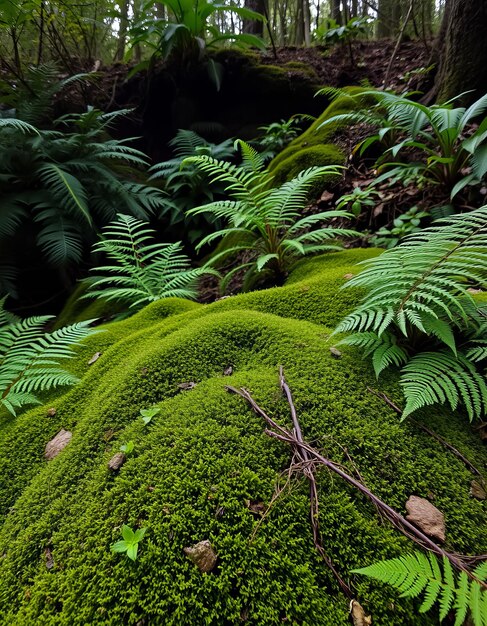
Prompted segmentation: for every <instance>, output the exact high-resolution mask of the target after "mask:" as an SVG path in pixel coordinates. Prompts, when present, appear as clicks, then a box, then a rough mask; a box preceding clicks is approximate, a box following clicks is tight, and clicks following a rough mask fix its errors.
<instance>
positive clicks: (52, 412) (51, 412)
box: [47, 407, 57, 417]
mask: <svg viewBox="0 0 487 626" xmlns="http://www.w3.org/2000/svg"><path fill="white" fill-rule="evenodd" d="M56 413H57V411H56V409H55V408H54V407H51V408H50V409H47V416H48V417H54V416H55V415H56Z"/></svg>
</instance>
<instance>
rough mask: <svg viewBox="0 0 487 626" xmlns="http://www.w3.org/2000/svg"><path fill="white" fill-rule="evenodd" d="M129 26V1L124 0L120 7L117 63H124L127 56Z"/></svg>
mask: <svg viewBox="0 0 487 626" xmlns="http://www.w3.org/2000/svg"><path fill="white" fill-rule="evenodd" d="M128 25H129V0H122V3H121V5H120V30H119V32H118V44H117V52H116V54H115V60H116V61H123V57H124V56H125V44H126V42H127V30H128Z"/></svg>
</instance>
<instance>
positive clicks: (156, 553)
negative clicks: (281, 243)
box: [0, 250, 487, 626]
mask: <svg viewBox="0 0 487 626" xmlns="http://www.w3.org/2000/svg"><path fill="white" fill-rule="evenodd" d="M376 253H377V252H376V251H372V250H352V251H347V252H340V253H337V254H331V255H328V256H324V257H318V258H315V259H312V260H311V261H306V262H303V263H301V264H300V265H299V266H298V267H297V269H296V270H295V272H294V273H293V275H292V276H291V277H290V279H289V281H288V283H287V284H286V285H285V286H284V287H281V288H275V289H270V290H267V291H261V292H255V293H250V294H245V295H242V296H235V297H232V298H227V299H225V300H222V301H219V302H216V303H215V304H212V305H198V304H195V303H186V302H181V301H178V300H167V301H160V302H156V303H154V304H152V305H150V306H148V307H147V308H145V309H144V310H142V311H141V312H140V313H138V314H136V315H135V316H133V317H132V318H130V319H127V320H125V321H122V322H117V323H111V324H108V325H106V326H105V332H104V333H100V334H98V335H95V336H93V337H90V338H88V339H87V340H86V341H85V343H84V344H83V346H82V347H81V349H80V351H79V355H78V357H77V359H76V360H73V362H72V363H71V367H72V369H73V371H75V372H77V373H78V374H79V375H80V376H81V377H82V381H81V383H80V384H79V385H78V386H77V387H75V388H74V389H72V390H71V391H69V392H68V393H67V394H65V395H63V396H60V397H57V398H56V399H55V406H56V409H57V411H56V414H55V415H54V416H51V417H47V416H46V406H44V407H39V408H34V409H32V410H30V411H28V412H26V413H24V414H22V415H20V416H19V417H18V418H17V419H12V418H11V417H9V416H8V415H7V414H2V415H1V416H0V443H1V445H2V449H3V451H4V452H3V455H2V456H1V458H0V475H1V476H2V477H3V480H2V481H1V482H0V514H1V516H2V519H3V524H2V526H1V530H0V554H2V558H1V559H0V588H1V593H0V614H1V615H2V623H5V624H9V625H18V626H25V625H27V626H30V625H37V624H43V625H50V624H52V625H54V624H55V625H66V626H68V625H69V626H76V625H85V624H110V625H112V624H113V625H114V626H115V625H117V626H118V625H119V624H127V625H134V626H135V625H136V624H138V623H142V622H143V623H149V624H161V625H162V624H164V625H165V626H166V625H168V626H181V625H188V626H189V625H191V626H193V625H195V624H198V625H200V624H211V625H222V626H223V625H226V624H238V623H240V622H241V621H242V622H243V623H246V624H252V625H255V626H267V625H269V626H273V625H276V626H277V625H278V624H282V623H283V622H287V623H291V624H301V625H302V626H346V624H348V603H347V601H346V599H345V598H344V597H343V595H341V593H340V591H339V588H338V586H337V584H336V581H335V580H334V579H333V577H332V576H331V575H330V572H329V570H328V569H327V568H326V566H325V565H324V563H323V561H322V560H321V559H320V557H319V555H318V554H317V553H316V550H315V549H314V547H313V542H312V535H311V529H310V525H309V498H308V489H307V486H306V484H305V483H304V482H296V483H293V485H292V488H291V489H290V490H289V491H286V492H285V494H284V495H283V496H282V497H281V498H280V499H279V500H278V501H277V502H276V503H275V504H274V505H273V507H272V509H271V510H270V512H269V514H268V515H267V516H266V518H265V520H264V521H263V522H262V523H261V525H260V526H259V528H258V529H257V524H258V522H259V519H258V518H257V517H256V515H255V514H254V513H253V512H252V511H251V510H250V509H249V506H248V501H258V502H263V503H264V504H265V505H266V504H268V503H269V502H270V500H271V498H272V495H273V492H274V489H275V485H276V482H277V481H279V480H281V481H282V480H283V479H282V475H281V472H282V471H283V470H285V468H286V467H287V466H288V464H289V460H290V453H289V450H288V448H287V447H286V446H285V445H284V444H282V443H280V442H278V441H275V440H272V439H270V438H269V437H268V436H266V435H265V434H264V432H263V431H264V424H263V423H262V421H261V420H260V419H259V418H258V417H257V416H255V415H254V414H253V413H252V412H251V411H250V410H249V409H248V407H247V406H246V405H245V402H244V401H243V400H241V399H240V398H238V397H235V396H232V395H230V394H228V393H227V392H226V391H225V385H227V384H231V385H234V386H237V387H238V386H245V387H246V388H248V389H250V390H251V392H252V393H253V395H254V396H255V398H256V399H257V400H258V401H259V402H260V403H261V404H262V406H263V407H264V409H265V410H267V411H268V413H269V414H271V415H273V416H275V417H276V419H278V420H279V421H281V422H282V423H289V414H288V408H287V406H286V404H285V402H284V401H283V399H282V397H281V394H280V392H279V387H278V383H277V370H278V366H279V365H283V366H284V367H285V371H286V375H287V378H288V380H289V383H290V385H291V387H292V389H293V393H294V398H295V403H296V406H297V410H298V413H299V416H300V420H301V424H302V428H303V432H304V436H305V437H306V439H308V440H309V441H314V442H316V443H317V444H318V445H319V446H320V447H321V448H322V449H323V450H325V451H326V454H327V455H328V456H329V457H331V458H332V459H334V460H335V461H336V462H339V463H342V464H343V465H348V466H349V469H350V471H351V472H353V468H352V467H351V466H350V464H349V461H348V460H347V458H346V457H345V456H344V452H343V446H346V448H347V450H348V454H349V455H350V457H351V458H352V459H353V461H354V464H355V465H356V467H357V468H358V469H359V470H360V472H361V474H362V476H363V478H364V480H365V482H366V483H367V485H368V486H369V487H370V488H371V489H372V490H373V491H374V492H375V493H377V495H379V496H380V497H382V498H383V499H384V500H386V502H388V503H389V504H390V505H392V506H394V507H395V508H396V509H397V510H399V511H403V508H404V503H405V502H406V500H407V498H408V497H409V495H411V494H414V495H418V496H424V497H426V496H427V497H429V498H434V504H435V506H437V507H438V508H439V509H440V510H442V511H443V512H444V514H445V517H446V524H447V544H446V545H447V547H448V548H449V549H451V550H453V551H459V552H467V553H482V552H485V551H486V549H487V546H486V537H485V530H484V529H485V522H486V512H485V503H482V502H479V501H477V500H474V499H472V498H470V496H469V486H470V481H471V478H472V476H471V475H470V474H469V472H468V471H467V469H466V468H465V467H464V465H463V464H462V463H461V462H460V461H459V460H458V459H457V458H456V457H454V456H453V455H451V454H450V453H449V452H448V451H447V450H445V449H444V448H443V447H442V446H441V445H440V444H439V443H438V442H437V441H436V440H434V439H432V438H431V437H429V436H428V435H426V434H425V433H424V432H422V431H420V430H419V429H418V428H417V427H415V426H414V424H413V423H411V422H408V421H406V422H403V423H401V422H399V420H398V419H397V416H396V415H395V414H394V413H393V412H392V411H391V410H390V409H389V408H388V407H387V406H386V405H385V404H383V403H382V402H381V401H380V400H378V399H377V398H375V397H374V396H372V395H370V394H368V393H367V391H366V388H367V386H368V385H372V386H377V382H376V381H375V379H374V376H373V372H372V371H371V369H370V367H369V366H368V365H367V364H366V363H364V362H363V361H361V359H360V358H358V354H357V352H356V351H354V350H353V349H351V348H346V349H343V356H342V358H341V359H338V360H337V359H335V358H333V356H332V355H331V354H330V351H329V347H330V343H329V342H327V339H328V337H329V334H330V329H329V327H330V326H331V327H332V326H333V324H335V323H336V321H337V320H338V319H339V318H340V317H341V316H342V315H343V313H344V312H346V311H347V310H350V308H351V307H352V306H353V305H354V304H355V302H356V300H357V298H358V297H359V294H358V293H357V292H354V291H352V290H345V291H341V290H340V289H339V288H340V286H341V285H343V284H344V283H345V280H346V278H345V276H346V275H347V274H349V273H350V272H356V271H357V270H356V268H355V267H354V263H355V262H357V261H358V260H361V259H364V258H367V257H368V256H370V255H373V254H376ZM325 324H326V325H325ZM95 351H101V352H102V356H101V357H100V358H99V359H98V360H97V361H96V363H95V364H94V365H92V366H88V365H87V360H88V359H87V357H89V356H90V355H91V354H93V352H95ZM230 364H231V365H232V366H233V374H232V375H231V376H224V375H223V372H224V370H225V369H226V368H227V367H228V365H230ZM188 381H193V382H196V383H197V385H196V387H195V388H194V389H193V390H191V391H181V389H180V388H179V387H178V385H179V384H180V383H182V382H188ZM380 384H381V389H383V390H384V391H386V392H387V393H388V394H389V395H390V396H391V397H392V398H393V399H395V400H396V401H400V391H399V389H398V386H397V382H396V380H395V379H394V377H392V376H390V377H385V378H384V380H381V383H380ZM52 402H53V400H52V399H50V401H49V405H51V403H52ZM153 404H156V405H157V406H158V407H159V408H160V412H159V414H158V415H157V416H155V417H154V418H153V420H152V422H151V423H150V425H149V426H146V427H144V426H143V423H142V420H141V419H140V416H139V410H140V409H141V408H147V407H149V406H151V405H153ZM422 417H423V419H425V420H427V423H428V425H429V426H430V427H431V428H433V429H435V430H436V431H437V432H438V433H440V434H441V435H442V436H443V437H445V438H446V439H447V440H448V441H450V442H451V443H452V444H454V445H455V446H456V447H458V448H459V449H460V450H461V451H462V452H463V453H464V454H465V455H466V456H467V457H468V458H469V459H470V460H471V461H472V462H474V463H476V464H477V465H478V466H479V467H482V466H483V461H484V460H485V451H484V450H483V448H482V445H481V443H480V441H479V439H478V437H475V436H474V435H473V434H472V433H471V431H470V430H469V429H468V428H467V427H466V420H465V416H463V415H461V414H458V413H457V414H451V413H449V412H447V411H443V410H431V409H430V410H428V411H427V412H425V414H424V415H423V416H422ZM61 428H65V429H67V430H70V431H71V432H72V433H73V438H72V440H71V443H70V444H69V445H68V446H67V448H66V449H65V450H63V452H62V453H61V454H59V455H58V456H57V457H56V458H55V459H54V460H52V461H50V462H46V461H45V460H44V458H43V452H44V447H45V445H46V443H47V442H48V441H49V440H50V439H51V438H52V437H53V436H54V435H55V434H56V433H57V432H58V431H59V430H60V429H61ZM127 441H133V442H134V451H133V453H132V454H131V455H130V456H129V457H128V458H127V461H126V462H125V464H124V465H123V466H122V468H121V469H120V471H119V472H118V473H116V474H114V473H113V472H110V471H109V470H108V468H107V463H108V461H109V459H110V458H111V456H112V455H113V454H114V452H116V451H117V450H118V449H119V447H120V445H121V444H123V443H126V442H127ZM318 482H319V491H320V522H321V527H322V532H323V542H324V546H325V549H326V551H327V553H328V554H329V556H330V557H331V558H332V560H333V562H334V563H335V564H336V566H337V567H338V569H339V570H340V572H341V573H342V575H344V576H345V577H346V578H348V575H349V574H348V573H349V571H350V569H353V568H355V567H359V566H363V565H365V564H368V563H370V562H372V561H375V560H377V559H380V558H387V557H391V556H394V555H397V554H398V553H400V552H401V551H405V550H410V549H411V546H410V544H409V543H408V542H407V540H405V539H404V538H403V537H402V536H400V535H399V534H398V533H397V532H395V531H394V530H392V528H391V527H390V526H388V525H387V524H384V523H382V524H379V523H378V520H377V517H376V513H375V510H374V508H373V507H372V506H370V505H369V504H368V503H367V502H366V501H364V499H363V498H362V497H361V496H359V495H358V494H357V493H356V492H354V491H353V490H351V489H350V488H348V487H347V486H346V485H344V484H343V483H341V482H340V481H339V480H338V479H337V478H336V477H331V476H330V475H329V474H328V473H327V472H325V471H321V472H319V474H318ZM124 523H127V524H129V525H131V526H132V527H133V528H135V527H137V526H138V527H142V526H143V527H146V528H147V533H146V535H145V537H144V539H143V541H142V542H141V544H140V546H139V557H138V558H137V561H136V562H135V563H133V562H131V561H129V560H128V559H126V558H125V557H124V556H123V555H120V554H114V553H113V552H111V551H110V545H111V544H113V543H114V542H115V541H117V540H118V539H119V538H120V527H121V525H122V524H124ZM254 531H256V532H255V536H254V535H253V533H254ZM206 539H208V540H209V541H210V542H211V544H212V546H213V547H214V549H215V550H216V552H217V554H218V563H217V567H216V569H215V570H214V571H213V572H212V573H209V574H203V573H201V572H200V571H199V570H198V568H197V567H195V565H194V564H192V563H191V562H190V561H189V559H188V558H187V557H186V556H185V554H184V548H185V547H187V546H191V545H194V544H195V543H197V542H199V541H202V540H206ZM354 584H355V585H356V590H357V596H358V597H359V599H360V600H361V601H362V602H363V603H364V605H365V606H366V608H367V610H368V612H370V613H371V614H372V615H373V618H374V623H377V624H387V625H388V626H417V624H418V623H419V622H418V616H417V613H416V611H415V609H414V607H413V605H412V603H411V602H410V601H408V600H405V599H401V600H398V599H397V594H395V593H394V591H392V590H391V589H389V588H385V587H383V586H381V585H378V584H377V583H375V582H373V581H371V580H367V579H363V578H357V579H356V580H355V581H354ZM434 623H436V622H435V620H434V619H432V618H429V617H427V616H422V617H421V624H422V625H429V624H434Z"/></svg>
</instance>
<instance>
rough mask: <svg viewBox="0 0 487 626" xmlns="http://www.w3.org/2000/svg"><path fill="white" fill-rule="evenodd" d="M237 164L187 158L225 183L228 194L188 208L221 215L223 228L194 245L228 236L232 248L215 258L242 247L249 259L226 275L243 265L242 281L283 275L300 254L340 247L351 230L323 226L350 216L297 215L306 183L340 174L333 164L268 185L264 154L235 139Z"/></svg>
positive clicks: (339, 213) (306, 191) (329, 213)
mask: <svg viewBox="0 0 487 626" xmlns="http://www.w3.org/2000/svg"><path fill="white" fill-rule="evenodd" d="M237 145H239V146H240V149H241V153H242V165H241V166H237V165H234V164H232V163H229V162H225V161H218V160H217V159H214V158H212V157H209V156H197V157H191V158H189V159H186V162H189V163H193V164H196V165H197V166H198V167H199V168H200V169H201V171H203V172H204V173H205V174H207V175H208V176H209V177H210V180H211V181H212V182H213V183H218V184H223V185H225V189H226V192H227V194H228V195H229V196H230V198H231V199H225V200H220V201H216V202H211V203H208V204H204V205H203V206H199V207H197V208H195V209H191V210H190V211H188V214H189V215H200V214H209V215H211V216H213V217H214V218H217V219H219V220H223V221H224V222H225V223H226V227H225V228H222V229H220V230H217V231H216V232H214V233H211V234H210V235H208V236H207V237H204V238H203V239H202V240H201V241H200V243H199V244H198V246H197V249H200V248H201V247H203V246H205V245H208V244H212V243H214V241H215V240H217V239H221V238H224V237H226V236H227V235H232V240H233V241H234V244H233V245H232V247H231V248H229V249H225V247H223V250H222V251H221V252H219V253H218V254H217V255H216V256H214V257H213V260H214V261H215V262H216V261H219V260H221V259H223V258H225V257H228V256H235V255H238V254H239V253H242V252H244V251H246V254H247V255H251V260H250V261H249V262H245V263H244V264H239V265H237V266H236V267H235V268H234V269H233V270H232V271H231V272H229V273H228V274H227V275H226V277H225V281H224V282H223V283H222V287H224V286H225V284H226V283H227V282H228V280H229V279H230V277H231V276H232V275H233V274H234V273H235V272H238V271H240V270H241V269H245V277H244V286H245V288H246V287H248V286H251V285H252V284H253V283H254V282H255V281H257V280H259V279H261V280H262V279H270V280H273V281H278V282H279V281H280V280H282V279H283V278H284V277H285V276H286V274H287V273H288V272H289V270H290V269H291V268H292V267H293V265H294V264H295V263H296V261H297V260H298V259H299V258H300V257H303V256H306V255H309V254H315V253H319V252H326V251H328V250H336V249H339V248H340V243H339V241H338V239H339V238H341V237H350V236H353V235H355V234H356V233H355V232H354V231H352V230H350V229H346V228H339V227H338V228H329V227H325V224H326V222H327V221H329V220H331V219H335V218H349V217H350V214H348V213H346V212H344V211H327V212H322V213H317V214H314V215H310V216H307V217H302V210H303V209H304V207H305V206H306V204H307V200H308V195H309V191H310V188H311V186H312V185H313V183H315V182H316V181H318V180H320V179H321V180H322V179H323V178H324V177H325V176H329V175H333V176H336V175H338V174H339V167H338V166H326V167H313V168H310V169H308V170H305V171H303V172H301V173H300V174H299V175H298V176H297V177H296V178H294V179H293V180H291V181H289V182H286V183H284V184H283V185H281V186H280V187H273V186H272V181H273V178H272V175H271V174H270V173H269V172H268V171H267V170H265V169H264V167H265V164H264V161H265V160H264V157H263V156H262V155H261V154H259V153H258V152H257V151H256V150H255V149H254V148H252V147H251V146H250V145H248V144H246V143H245V142H243V141H239V142H237Z"/></svg>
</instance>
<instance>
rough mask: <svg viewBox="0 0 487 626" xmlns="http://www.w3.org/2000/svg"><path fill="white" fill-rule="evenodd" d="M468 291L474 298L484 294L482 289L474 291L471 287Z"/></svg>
mask: <svg viewBox="0 0 487 626" xmlns="http://www.w3.org/2000/svg"><path fill="white" fill-rule="evenodd" d="M467 291H468V293H471V294H472V295H473V296H476V295H478V294H479V293H483V291H482V289H474V288H473V287H469V288H468V289H467Z"/></svg>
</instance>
